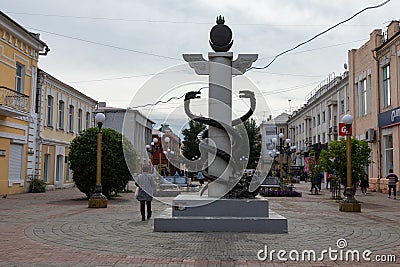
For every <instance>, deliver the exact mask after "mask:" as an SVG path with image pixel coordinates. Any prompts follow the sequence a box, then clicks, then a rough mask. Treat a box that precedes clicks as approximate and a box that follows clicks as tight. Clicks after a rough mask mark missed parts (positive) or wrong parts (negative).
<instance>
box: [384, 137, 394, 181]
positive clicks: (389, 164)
mask: <svg viewBox="0 0 400 267" xmlns="http://www.w3.org/2000/svg"><path fill="white" fill-rule="evenodd" d="M384 144H385V171H386V172H385V174H387V173H388V172H389V169H393V138H392V135H386V136H384Z"/></svg>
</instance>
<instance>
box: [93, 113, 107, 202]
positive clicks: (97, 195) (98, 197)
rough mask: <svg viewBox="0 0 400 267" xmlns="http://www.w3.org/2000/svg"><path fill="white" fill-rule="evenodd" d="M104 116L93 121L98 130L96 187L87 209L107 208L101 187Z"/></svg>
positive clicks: (98, 115)
mask: <svg viewBox="0 0 400 267" xmlns="http://www.w3.org/2000/svg"><path fill="white" fill-rule="evenodd" d="M105 119H106V116H104V114H103V113H97V114H96V117H95V121H96V122H97V126H98V128H99V130H98V131H97V166H96V186H95V191H94V194H93V195H92V196H91V197H90V198H89V208H107V198H106V197H105V196H104V195H103V193H102V187H101V143H102V131H101V127H102V126H103V122H104V121H105Z"/></svg>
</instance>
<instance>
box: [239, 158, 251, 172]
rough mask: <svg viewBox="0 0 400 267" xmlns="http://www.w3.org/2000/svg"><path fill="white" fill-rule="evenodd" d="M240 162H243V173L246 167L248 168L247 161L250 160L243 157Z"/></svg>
mask: <svg viewBox="0 0 400 267" xmlns="http://www.w3.org/2000/svg"><path fill="white" fill-rule="evenodd" d="M239 160H240V161H243V167H242V171H243V172H244V169H245V167H246V163H247V161H248V160H249V158H247V157H246V156H241V157H240V159H239Z"/></svg>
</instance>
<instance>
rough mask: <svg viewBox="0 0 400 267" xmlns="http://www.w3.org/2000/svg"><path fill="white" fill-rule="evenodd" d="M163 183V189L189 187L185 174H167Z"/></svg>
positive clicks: (161, 185)
mask: <svg viewBox="0 0 400 267" xmlns="http://www.w3.org/2000/svg"><path fill="white" fill-rule="evenodd" d="M162 179H163V180H162V183H161V184H160V187H161V189H166V188H176V189H179V188H180V187H188V186H189V183H188V178H187V177H185V176H167V177H164V178H162Z"/></svg>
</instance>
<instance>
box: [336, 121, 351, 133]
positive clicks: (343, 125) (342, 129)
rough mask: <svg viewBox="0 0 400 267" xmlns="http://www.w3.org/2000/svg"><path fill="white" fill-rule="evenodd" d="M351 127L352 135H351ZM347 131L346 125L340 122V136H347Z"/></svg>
mask: <svg viewBox="0 0 400 267" xmlns="http://www.w3.org/2000/svg"><path fill="white" fill-rule="evenodd" d="M351 129H352V128H351V126H350V134H352V133H351ZM346 133H347V130H346V124H345V123H342V122H339V136H346Z"/></svg>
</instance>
